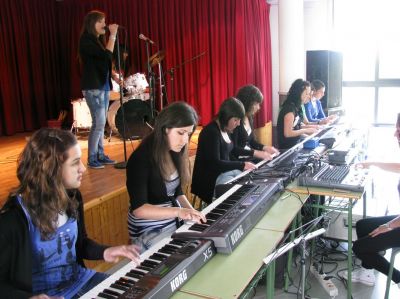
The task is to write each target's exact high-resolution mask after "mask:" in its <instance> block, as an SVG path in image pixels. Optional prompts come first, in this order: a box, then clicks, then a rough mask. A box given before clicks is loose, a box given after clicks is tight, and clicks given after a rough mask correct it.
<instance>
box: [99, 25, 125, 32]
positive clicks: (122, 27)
mask: <svg viewBox="0 0 400 299" xmlns="http://www.w3.org/2000/svg"><path fill="white" fill-rule="evenodd" d="M112 25H118V24H112ZM109 26H111V25H107V26H104V30H106V31H110V29H109V28H108V27H109ZM118 29H124V30H125V27H124V26H122V25H118Z"/></svg>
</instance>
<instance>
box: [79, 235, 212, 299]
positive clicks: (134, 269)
mask: <svg viewBox="0 0 400 299" xmlns="http://www.w3.org/2000/svg"><path fill="white" fill-rule="evenodd" d="M215 252H216V251H215V247H214V245H213V242H212V241H210V240H193V239H191V240H188V239H171V238H166V239H164V240H162V241H160V242H158V243H157V244H155V245H154V246H153V247H151V248H150V249H149V250H147V251H145V252H144V253H143V254H142V255H141V256H140V257H141V260H143V262H141V263H140V265H139V266H135V265H134V263H133V262H130V263H128V264H127V265H125V266H124V267H122V268H121V269H120V270H118V271H117V272H115V273H114V274H113V275H111V276H110V277H108V278H107V279H105V280H104V281H103V282H101V283H100V284H99V285H97V286H96V287H94V288H93V289H92V290H90V291H89V292H88V293H86V294H84V295H83V296H82V297H81V298H87V299H88V298H105V299H116V298H121V299H124V298H127V299H128V298H129V299H134V298H160V299H164V298H169V297H171V295H172V294H173V293H174V292H176V291H177V290H178V289H179V288H180V287H181V286H182V285H183V284H184V283H185V282H186V281H187V280H189V278H190V277H192V276H193V275H194V274H195V273H196V272H197V271H198V270H199V269H200V268H201V267H202V266H203V265H204V264H205V263H207V262H208V261H209V260H210V259H211V258H212V257H213V256H214V255H215Z"/></svg>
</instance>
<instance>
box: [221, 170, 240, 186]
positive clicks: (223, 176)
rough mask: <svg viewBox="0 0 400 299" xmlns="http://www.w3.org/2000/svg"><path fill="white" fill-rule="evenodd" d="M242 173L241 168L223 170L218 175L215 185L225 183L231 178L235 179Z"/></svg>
mask: <svg viewBox="0 0 400 299" xmlns="http://www.w3.org/2000/svg"><path fill="white" fill-rule="evenodd" d="M241 173H242V171H241V170H239V169H234V170H230V171H227V172H223V173H221V174H220V175H219V176H218V177H217V180H216V181H215V185H222V184H225V183H226V182H228V181H229V180H231V179H233V178H234V177H236V176H238V175H239V174H241Z"/></svg>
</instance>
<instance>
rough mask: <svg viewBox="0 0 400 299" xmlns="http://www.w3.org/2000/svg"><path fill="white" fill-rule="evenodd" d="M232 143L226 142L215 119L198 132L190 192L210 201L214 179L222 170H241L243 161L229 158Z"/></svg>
mask: <svg viewBox="0 0 400 299" xmlns="http://www.w3.org/2000/svg"><path fill="white" fill-rule="evenodd" d="M232 148H233V143H226V142H225V140H224V138H223V137H222V135H221V131H220V129H219V127H218V125H217V123H216V122H215V121H212V122H211V123H209V124H208V125H207V126H205V127H204V128H203V130H202V131H201V132H200V134H199V143H198V146H197V153H196V159H195V162H194V168H193V177H192V193H193V194H195V195H197V196H199V197H200V198H201V199H202V200H204V201H205V202H207V203H210V202H211V201H212V198H213V194H214V188H215V181H216V180H217V177H218V176H219V175H220V174H221V173H224V172H227V171H230V170H234V169H239V170H243V168H244V162H241V161H231V160H230V158H229V155H230V151H231V150H232Z"/></svg>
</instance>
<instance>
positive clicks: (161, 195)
mask: <svg viewBox="0 0 400 299" xmlns="http://www.w3.org/2000/svg"><path fill="white" fill-rule="evenodd" d="M153 139H154V134H153V133H151V134H150V135H149V136H148V137H146V138H145V139H144V140H143V141H142V143H141V144H140V145H139V147H138V148H137V149H136V150H135V151H134V152H133V153H132V154H131V156H130V157H129V160H128V164H127V166H126V188H127V189H128V193H129V198H130V210H131V211H133V210H135V209H137V208H139V207H141V206H142V205H144V204H146V203H148V204H162V203H166V202H170V199H169V197H168V195H167V188H166V186H165V182H164V179H163V178H162V176H161V173H160V170H159V168H158V167H157V166H156V165H154V162H153V159H152V152H153ZM170 153H171V158H172V161H173V162H174V164H175V167H176V168H177V169H179V162H178V161H179V159H178V158H179V157H178V155H179V153H175V152H173V151H170ZM182 194H183V192H182V187H181V185H179V186H178V187H177V189H176V191H175V197H176V196H179V195H182Z"/></svg>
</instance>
